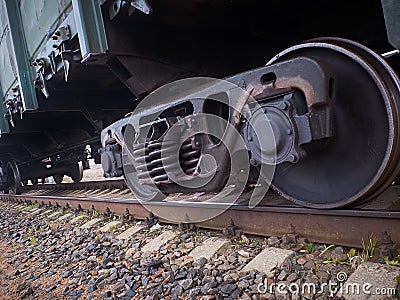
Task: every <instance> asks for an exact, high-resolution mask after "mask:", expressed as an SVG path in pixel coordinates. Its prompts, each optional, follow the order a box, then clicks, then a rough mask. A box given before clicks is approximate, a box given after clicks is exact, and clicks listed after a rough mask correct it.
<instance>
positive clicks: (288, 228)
mask: <svg viewBox="0 0 400 300" xmlns="http://www.w3.org/2000/svg"><path fill="white" fill-rule="evenodd" d="M94 186H95V185H94ZM0 200H3V201H17V202H21V203H22V202H26V201H29V202H33V203H45V204H48V203H49V202H50V203H51V204H52V205H56V203H58V204H59V205H61V206H67V204H68V207H71V208H76V207H78V205H80V206H81V207H82V209H84V210H89V209H91V208H92V205H93V206H94V207H95V209H96V210H97V211H105V210H106V209H107V208H109V209H110V210H111V211H112V212H113V213H114V214H116V215H123V214H124V213H125V210H126V208H128V209H129V211H130V213H131V214H132V215H133V216H134V217H135V218H136V219H145V218H146V217H147V216H148V215H149V211H148V209H150V210H151V211H152V212H153V213H154V214H155V215H164V216H165V215H166V214H173V215H174V217H175V219H180V220H182V222H185V220H186V221H187V220H188V217H189V219H190V217H191V216H192V217H195V216H196V215H198V214H200V213H204V211H205V210H207V212H210V213H214V212H218V211H220V210H221V208H226V207H225V206H224V204H216V203H201V202H197V203H193V202H149V203H147V204H146V207H147V208H145V207H144V206H142V204H141V203H140V202H139V201H138V200H136V199H132V196H130V195H129V196H128V198H126V197H125V198H121V197H110V196H108V195H105V196H104V195H103V196H91V197H85V196H84V195H83V196H80V197H77V196H76V195H75V196H71V195H68V193H66V194H65V195H61V196H60V195H59V193H58V195H51V194H50V195H0ZM231 220H233V221H234V224H235V225H236V226H238V227H239V229H240V231H242V232H244V233H248V234H255V235H261V236H270V235H278V236H279V235H283V234H287V233H295V234H298V235H300V236H304V237H306V238H307V239H309V240H310V241H315V242H319V243H328V244H337V245H343V246H350V247H360V246H361V239H362V238H364V239H365V238H367V237H369V236H371V234H372V235H374V236H376V237H377V238H378V240H379V238H380V237H381V236H382V235H383V233H384V232H387V233H388V234H389V236H390V237H391V239H392V240H393V241H394V242H395V243H400V230H399V228H400V211H379V210H366V209H348V210H315V209H307V208H301V207H287V206H260V207H256V208H253V209H250V208H248V207H247V206H246V205H234V206H231V207H230V208H229V209H227V210H225V211H224V212H223V213H221V214H219V215H218V216H217V217H215V218H213V219H211V220H208V221H204V222H201V223H197V224H196V225H197V226H199V227H202V228H207V229H215V230H222V229H224V228H226V226H227V225H228V224H229V223H230V222H231ZM161 221H165V220H163V219H161ZM166 222H167V223H168V222H169V223H171V222H170V221H166ZM175 223H176V222H175Z"/></svg>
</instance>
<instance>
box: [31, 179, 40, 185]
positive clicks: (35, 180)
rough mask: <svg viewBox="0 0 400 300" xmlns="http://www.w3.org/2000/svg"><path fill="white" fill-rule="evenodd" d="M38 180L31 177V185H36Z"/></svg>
mask: <svg viewBox="0 0 400 300" xmlns="http://www.w3.org/2000/svg"><path fill="white" fill-rule="evenodd" d="M38 182H39V180H37V179H31V183H32V185H37V184H38Z"/></svg>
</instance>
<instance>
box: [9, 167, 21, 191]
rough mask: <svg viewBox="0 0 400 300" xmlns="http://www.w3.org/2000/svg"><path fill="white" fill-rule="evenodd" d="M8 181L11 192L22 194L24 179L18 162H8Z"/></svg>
mask: <svg viewBox="0 0 400 300" xmlns="http://www.w3.org/2000/svg"><path fill="white" fill-rule="evenodd" d="M7 181H8V185H9V188H10V189H11V193H12V194H14V195H20V194H21V192H22V181H21V175H20V173H19V169H18V166H17V164H16V162H14V161H11V162H8V163H7Z"/></svg>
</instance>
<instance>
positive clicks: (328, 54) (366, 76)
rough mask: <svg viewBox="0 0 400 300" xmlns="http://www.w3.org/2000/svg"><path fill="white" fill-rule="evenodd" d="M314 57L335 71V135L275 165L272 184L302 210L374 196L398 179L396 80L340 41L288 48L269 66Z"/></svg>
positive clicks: (374, 58)
mask: <svg viewBox="0 0 400 300" xmlns="http://www.w3.org/2000/svg"><path fill="white" fill-rule="evenodd" d="M298 56H312V57H314V58H315V57H317V58H319V59H321V60H323V61H326V62H327V63H329V65H330V66H331V67H333V69H334V70H335V72H336V77H335V86H336V91H337V97H336V103H335V105H334V129H335V136H334V137H332V138H329V139H327V140H325V141H315V142H312V143H310V144H309V145H306V146H305V150H306V151H307V157H306V158H305V159H304V160H302V161H300V162H299V163H297V164H291V163H284V164H281V165H278V166H277V167H276V172H275V177H274V180H273V182H272V186H273V188H274V189H275V190H277V191H278V193H280V194H282V195H283V196H285V197H286V198H288V199H290V200H291V201H293V202H295V203H297V204H300V205H302V206H307V207H312V208H323V209H328V208H338V207H342V206H347V205H355V204H359V203H361V202H364V201H368V200H370V199H371V198H373V197H376V196H377V195H378V194H379V193H381V192H382V191H383V190H384V189H386V188H387V187H388V186H389V185H390V184H391V183H392V182H393V181H394V179H395V178H396V177H398V175H399V169H400V168H399V163H400V161H399V157H400V145H399V121H400V110H399V104H400V100H399V99H400V95H399V86H400V81H399V79H398V77H397V75H396V74H395V72H394V71H393V70H392V69H391V68H390V67H389V65H388V64H387V63H386V62H385V61H384V60H383V59H382V58H381V57H380V56H379V55H378V54H375V53H374V52H373V51H371V50H370V49H368V48H366V47H364V46H362V45H359V44H357V43H355V42H352V41H348V40H344V39H334V38H327V39H319V40H313V41H310V42H306V43H304V44H300V45H297V46H294V47H292V48H289V49H287V50H285V51H283V52H281V53H280V54H278V55H277V56H275V57H274V58H273V59H272V60H271V61H270V62H269V63H268V64H271V63H273V62H277V61H282V60H286V59H290V58H293V57H298Z"/></svg>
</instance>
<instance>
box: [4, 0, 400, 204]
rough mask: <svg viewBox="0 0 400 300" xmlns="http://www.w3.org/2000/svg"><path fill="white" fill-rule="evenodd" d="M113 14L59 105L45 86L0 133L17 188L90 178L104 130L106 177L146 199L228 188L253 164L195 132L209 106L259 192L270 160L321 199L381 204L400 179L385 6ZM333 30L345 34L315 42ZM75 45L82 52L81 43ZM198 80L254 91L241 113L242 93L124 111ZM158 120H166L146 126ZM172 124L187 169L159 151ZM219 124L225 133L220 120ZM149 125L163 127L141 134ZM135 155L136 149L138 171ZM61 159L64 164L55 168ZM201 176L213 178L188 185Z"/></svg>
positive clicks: (250, 4) (176, 6) (297, 196)
mask: <svg viewBox="0 0 400 300" xmlns="http://www.w3.org/2000/svg"><path fill="white" fill-rule="evenodd" d="M361 8H362V9H361ZM101 13H102V22H103V23H104V28H105V34H106V38H107V50H106V51H104V53H95V52H93V53H86V55H83V54H82V55H81V56H80V57H79V55H78V58H77V59H75V58H71V59H70V62H71V66H72V67H71V69H70V70H69V75H68V76H69V78H70V79H68V83H65V82H63V81H64V76H62V75H59V76H54V77H53V78H51V80H49V81H48V82H47V86H48V89H49V90H50V94H51V95H52V96H51V99H46V98H44V97H42V96H41V95H42V94H43V85H39V87H38V90H37V94H38V97H39V109H38V110H37V111H35V112H31V113H29V114H25V115H26V117H25V115H24V119H22V120H18V121H15V127H14V128H13V129H12V130H11V133H10V134H7V135H4V136H3V137H2V138H1V140H0V150H1V151H0V152H1V153H4V155H3V156H2V160H3V162H5V163H6V164H7V168H4V169H5V171H6V172H5V173H7V174H8V175H7V174H5V176H3V178H6V179H5V182H6V185H8V186H11V187H13V186H14V187H15V185H16V184H15V182H16V180H15V179H18V176H19V177H20V179H21V180H22V181H23V180H26V179H35V178H42V177H44V176H48V175H49V176H50V175H56V174H67V175H71V176H72V177H77V176H76V162H77V161H78V160H81V161H85V160H86V158H87V155H86V153H85V151H84V149H85V146H86V145H92V149H94V151H93V153H92V155H93V156H96V150H97V149H98V144H97V142H98V138H99V132H100V131H101V130H102V129H103V132H102V144H103V148H102V149H101V150H100V153H101V155H102V163H103V167H104V172H105V175H106V176H107V177H113V176H121V175H124V176H125V177H127V176H129V178H133V180H129V181H130V183H128V184H129V185H130V187H131V189H132V190H133V191H134V192H135V194H136V195H137V196H138V197H140V198H142V199H148V200H149V199H155V198H158V197H159V196H160V193H161V194H164V195H168V194H170V193H178V192H179V193H191V192H199V191H204V192H216V191H220V190H221V189H223V187H224V186H226V184H227V182H229V180H228V178H229V173H230V172H231V170H234V171H235V172H236V171H238V172H240V171H241V169H240V168H239V170H236V169H235V167H234V166H232V165H231V161H230V159H229V155H228V154H227V149H226V146H224V145H225V144H224V143H221V141H220V139H215V138H212V137H210V136H209V135H208V134H201V133H199V131H195V130H193V127H192V126H191V125H190V122H192V121H191V120H192V119H193V120H194V121H196V122H198V124H202V125H201V126H200V125H199V128H197V130H200V131H201V130H203V131H204V130H208V129H209V127H210V126H209V125H207V124H208V123H210V122H211V121H209V120H208V121H207V118H206V119H202V118H204V117H203V116H202V115H203V114H208V115H214V116H216V117H218V118H220V119H222V120H225V122H226V123H227V124H230V126H232V127H234V128H235V129H236V130H237V131H238V132H239V136H240V137H241V138H242V139H243V141H245V142H244V144H245V145H244V146H245V148H244V149H243V147H242V148H240V149H239V148H235V147H236V146H237V145H235V146H233V154H234V155H236V154H238V153H242V152H245V153H246V155H248V161H247V163H249V169H248V173H249V176H247V177H246V179H244V180H242V181H244V182H245V185H246V186H247V187H246V188H248V187H254V186H257V184H258V183H259V178H262V177H263V176H264V177H265V174H264V171H263V168H264V169H265V168H267V171H265V172H267V173H268V166H270V165H271V161H273V162H274V165H275V164H276V166H275V172H274V173H275V175H274V178H273V181H272V186H273V187H274V188H275V189H276V190H277V191H278V192H279V193H281V194H283V195H284V196H286V197H287V198H289V199H290V200H292V201H294V202H296V203H298V204H300V205H305V206H309V207H316V208H334V207H341V206H345V205H352V204H356V203H360V202H363V201H368V200H369V199H371V198H372V197H374V196H376V195H377V194H379V193H380V192H381V191H382V190H384V189H385V188H386V187H387V186H388V185H390V184H391V183H392V182H393V181H395V180H396V179H397V176H398V170H399V167H398V164H399V156H400V155H399V149H398V148H399V145H398V143H399V136H398V129H399V124H398V123H399V120H400V119H399V115H398V114H399V111H398V104H399V102H398V101H399V99H398V97H399V82H398V79H397V75H396V72H397V71H398V70H399V61H398V60H396V59H397V57H396V56H393V57H392V58H389V59H388V60H384V59H382V58H381V56H380V55H377V54H375V53H384V52H387V51H389V50H392V49H393V46H391V45H390V44H389V43H388V37H387V31H386V27H385V18H384V14H383V10H382V4H381V3H380V2H379V1H368V2H365V1H352V2H351V3H349V2H348V1H328V0H326V1H246V2H245V3H243V2H242V1H204V0H201V1H178V0H176V1H168V2H166V1H150V2H148V1H102V3H101ZM321 36H337V37H341V38H345V39H346V40H345V39H336V38H322V39H321V38H320V39H316V38H318V37H321ZM313 39H314V40H313ZM315 39H316V40H315ZM303 41H307V42H304V43H303ZM352 41H357V42H359V43H361V44H357V43H355V42H352ZM66 45H67V46H68V47H67V48H68V51H69V52H70V53H79V52H82V53H83V49H81V48H82V47H80V44H79V41H78V40H77V37H76V38H75V40H74V39H72V40H71V41H69V42H68V43H66ZM362 45H366V46H368V48H366V47H364V46H362ZM283 49H287V50H284V51H283V52H282V50H283ZM369 49H373V51H371V50H369ZM278 53H280V54H279V55H277V56H275V55H276V54H278ZM269 60H270V62H269V64H268V66H265V67H261V68H260V66H263V65H265V64H266V63H267V62H268V61H269ZM387 61H389V62H390V64H391V66H389V65H388V63H387ZM255 68H256V69H255ZM248 70H251V71H248ZM232 74H236V75H232ZM196 76H203V77H212V78H225V79H226V81H227V82H229V83H231V84H234V85H236V86H238V87H240V88H241V89H242V90H243V91H244V92H245V93H247V94H248V98H246V102H243V104H242V105H239V104H238V105H237V106H235V105H233V107H232V105H231V106H229V105H228V104H230V103H231V101H232V96H231V95H230V94H229V92H228V91H219V93H217V94H215V93H210V94H207V95H202V96H203V98H202V99H200V98H201V97H200V98H199V99H188V98H187V97H186V98H180V99H174V100H171V101H170V102H169V103H168V105H167V106H165V105H161V104H160V105H157V104H155V105H152V106H151V107H147V108H146V107H144V108H143V109H142V110H141V111H140V114H139V115H140V117H138V116H137V115H136V114H135V112H134V113H133V114H132V115H131V116H130V117H127V118H125V119H124V118H123V116H124V115H125V114H126V113H127V112H128V111H132V110H133V109H135V107H137V105H140V103H142V100H143V99H145V98H146V96H147V95H149V94H150V93H152V92H153V91H155V90H156V89H158V88H159V87H161V86H163V85H165V84H168V83H170V82H173V81H175V80H178V79H184V78H190V77H196ZM205 90H207V89H205ZM215 97H216V98H217V101H214V100H215V99H214V98H215ZM52 99H53V100H54V102H51V100H52ZM221 99H222V100H221ZM239 99H241V98H240V97H239ZM233 102H234V103H240V101H239V100H235V101H233ZM82 104H83V105H82ZM154 115H157V116H159V119H156V120H152V121H151V122H150V123H149V122H147V120H148V119H149V118H150V119H151V118H152V117H153V116H154ZM120 118H122V119H121V120H120V121H117V122H116V123H114V124H112V125H110V124H111V123H112V122H114V121H115V120H117V119H120ZM135 118H137V119H138V120H139V121H138V123H137V124H138V125H137V126H136V127H135V126H132V128H131V129H129V130H132V132H133V136H134V138H133V139H132V140H129V142H128V143H126V140H125V141H124V134H126V130H127V128H128V127H127V126H126V125H127V124H129V123H130V122H132V120H133V119H135ZM265 120H268V122H269V124H271V125H270V126H271V134H272V136H273V137H274V139H275V140H277V144H276V145H275V147H272V148H271V149H269V151H270V152H268V151H262V149H261V148H262V147H261V146H262V145H261V146H260V143H261V144H262V142H260V141H259V140H257V139H258V138H257V136H258V135H263V133H262V132H260V130H262V129H260V128H263V126H262V124H263V122H265ZM211 123H212V122H211ZM143 124H147V125H148V126H143ZM212 124H214V123H212ZM254 124H256V125H254ZM260 124H261V125H260ZM108 125H110V126H108ZM173 126H175V127H177V126H178V127H179V126H180V128H181V130H182V132H181V135H178V136H176V137H175V138H176V140H174V142H176V145H179V148H177V149H174V150H173V151H174V152H176V153H178V163H177V164H176V165H175V166H174V167H177V169H174V168H172V169H169V170H166V165H168V159H169V158H168V157H166V158H165V159H167V161H165V160H164V158H162V157H161V156H160V155H161V154H160V153H161V152H162V151H161V148H160V147H163V143H164V138H165V134H166V133H167V130H166V128H170V127H173ZM227 126H228V125H227ZM265 126H267V125H265ZM215 127H216V128H222V129H220V132H221V131H222V133H224V132H225V130H226V128H225V127H224V126H222V125H221V124H220V123H218V122H217V125H215ZM149 128H150V129H149ZM145 129H146V130H151V132H153V134H151V135H146V134H141V132H142V131H144V130H145ZM129 130H128V131H129ZM154 133H157V134H154ZM125 138H126V137H125ZM237 138H239V137H237ZM221 139H222V138H221ZM60 141H61V142H60ZM232 143H233V142H232ZM165 144H166V143H165ZM77 145H79V147H78V146H77ZM164 146H166V145H164ZM268 146H269V145H268ZM10 147H12V150H10V149H9V148H10ZM126 149H127V150H129V151H130V152H129V151H128V152H124V151H126ZM170 151H172V150H170ZM124 153H125V154H126V153H131V154H132V155H133V157H131V161H132V163H131V164H129V163H127V164H126V165H128V168H126V169H124V168H123V163H124V159H125V158H124V155H123V154H124ZM271 153H272V154H271ZM238 155H239V154H238ZM209 156H213V157H214V158H215V159H216V161H217V163H216V164H211V167H210V168H211V169H212V171H213V172H211V173H212V176H211V175H210V174H211V173H210V174H208V175H207V174H202V171H201V169H207V168H206V167H205V165H204V164H206V165H207V159H206V157H209ZM49 157H50V158H51V159H52V160H53V161H54V162H57V159H60V164H59V166H57V163H54V164H52V166H51V168H53V169H52V171H49V168H47V167H46V164H48V161H46V159H47V158H49ZM201 166H202V167H201ZM58 167H59V168H60V171H58V170H57V168H58ZM167 169H168V168H167ZM176 170H178V171H180V172H181V173H183V174H181V175H182V176H181V178H180V181H179V182H178V183H177V182H175V181H174V180H172V178H171V176H173V173H174V172H176ZM56 171H57V172H56ZM18 172H19V173H20V175H17V173H18ZM74 172H75V173H74ZM127 172H128V173H127ZM33 175H34V176H33ZM203 175H204V176H203ZM207 176H211V177H210V178H208V177H207ZM178 177H179V176H178ZM200 177H204V178H206V179H207V180H206V179H205V182H207V184H203V185H202V186H201V187H196V188H191V187H182V184H183V183H186V182H191V181H192V180H195V179H198V178H200ZM236 178H240V176H239V175H238V174H237V176H236ZM267 181H268V180H267ZM233 185H234V184H233ZM154 186H155V187H157V191H156V192H155V191H154V190H153V187H154ZM143 187H145V188H143ZM147 187H148V188H147ZM14 191H17V189H16V188H14Z"/></svg>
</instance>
